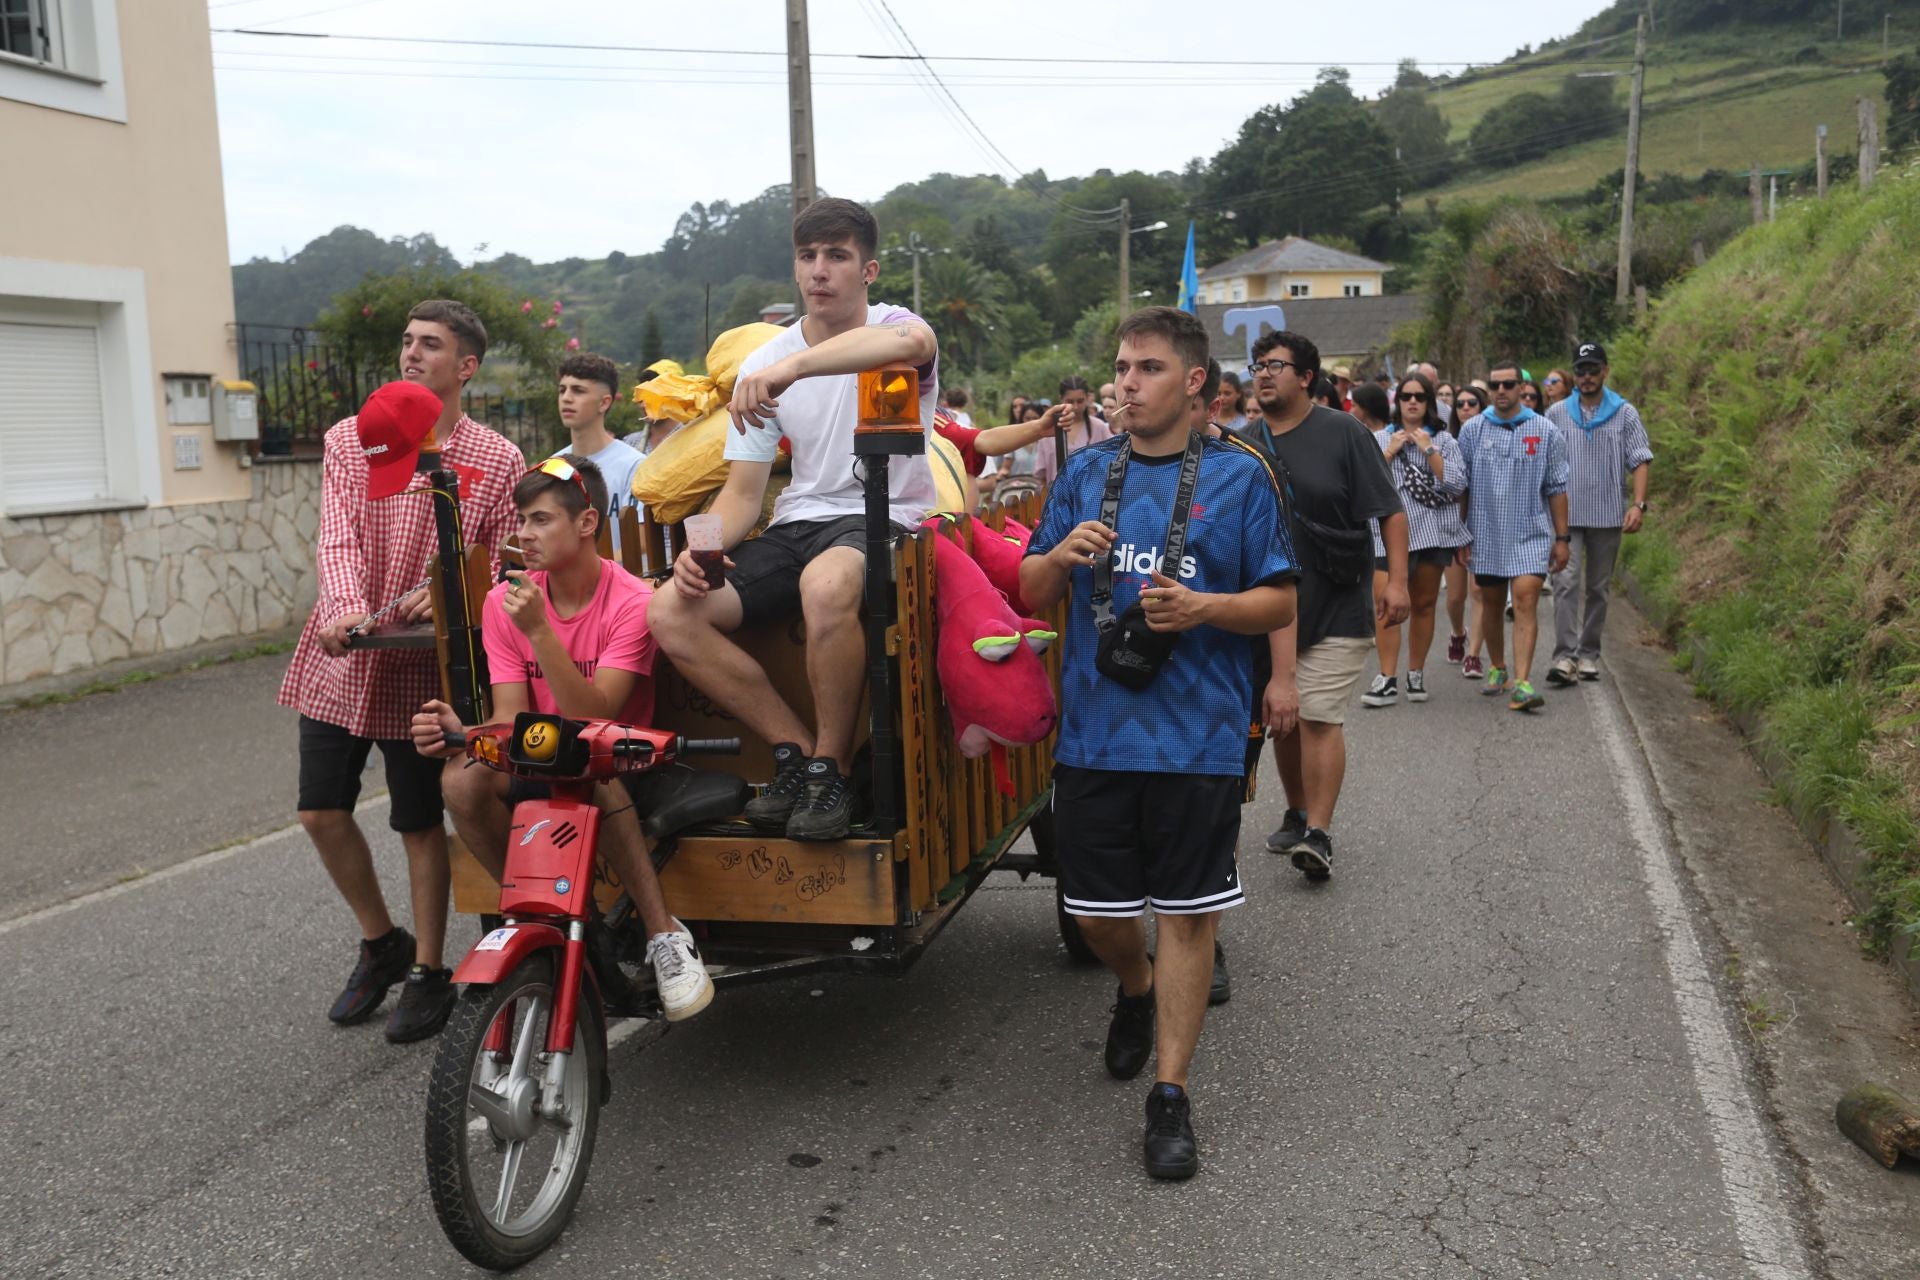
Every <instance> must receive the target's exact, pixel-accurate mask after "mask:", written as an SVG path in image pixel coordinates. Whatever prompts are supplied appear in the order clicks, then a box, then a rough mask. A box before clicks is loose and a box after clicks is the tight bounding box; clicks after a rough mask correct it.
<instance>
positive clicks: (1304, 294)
mask: <svg viewBox="0 0 1920 1280" xmlns="http://www.w3.org/2000/svg"><path fill="white" fill-rule="evenodd" d="M1287 296H1288V297H1289V298H1311V297H1312V296H1313V286H1312V285H1310V284H1290V285H1288V286H1287Z"/></svg>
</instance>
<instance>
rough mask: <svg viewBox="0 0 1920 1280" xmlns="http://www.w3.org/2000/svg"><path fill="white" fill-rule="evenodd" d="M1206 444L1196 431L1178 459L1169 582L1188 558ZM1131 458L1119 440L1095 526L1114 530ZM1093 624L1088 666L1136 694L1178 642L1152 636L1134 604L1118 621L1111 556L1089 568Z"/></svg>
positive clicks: (1164, 634) (1165, 563)
mask: <svg viewBox="0 0 1920 1280" xmlns="http://www.w3.org/2000/svg"><path fill="white" fill-rule="evenodd" d="M1205 448H1206V441H1205V440H1204V439H1203V438H1202V437H1201V436H1200V434H1199V433H1198V432H1195V433H1194V434H1193V435H1191V436H1190V437H1188V439H1187V451H1186V454H1185V455H1184V456H1182V458H1181V459H1180V480H1179V484H1178V485H1177V486H1176V487H1175V489H1174V494H1173V518H1172V519H1171V520H1170V521H1169V522H1168V523H1167V537H1166V541H1165V542H1164V543H1162V546H1164V547H1165V553H1164V555H1163V557H1162V559H1161V561H1160V564H1161V572H1162V573H1165V572H1166V571H1167V568H1168V567H1169V566H1171V567H1172V570H1173V572H1172V573H1171V574H1168V576H1169V577H1172V578H1175V579H1177V578H1179V576H1180V561H1181V560H1182V559H1183V558H1184V557H1185V556H1186V553H1187V521H1188V520H1189V519H1190V518H1191V517H1192V515H1193V493H1194V490H1195V489H1196V488H1197V487H1198V486H1199V483H1200V454H1201V452H1202V451H1203V450H1204V449H1205ZM1132 457H1133V443H1132V441H1131V440H1123V441H1122V442H1121V445H1120V449H1119V451H1118V452H1116V453H1115V454H1114V456H1113V462H1112V463H1111V464H1110V465H1109V466H1108V467H1107V487H1106V491H1105V492H1104V493H1103V494H1101V496H1100V523H1101V524H1104V525H1106V526H1107V528H1109V529H1113V530H1114V531H1115V532H1118V530H1119V520H1120V488H1121V486H1122V485H1123V484H1125V483H1126V479H1127V464H1128V463H1129V462H1130V461H1131V460H1132ZM1088 603H1089V604H1091V605H1092V606H1093V625H1094V627H1095V628H1096V629H1097V630H1098V631H1099V632H1100V643H1099V645H1098V647H1097V648H1096V650H1095V652H1094V659H1093V665H1094V668H1095V669H1096V670H1097V671H1099V672H1100V674H1101V675H1103V676H1106V677H1107V678H1108V679H1109V680H1115V681H1118V682H1119V683H1120V684H1122V685H1124V686H1126V687H1127V688H1129V689H1132V690H1134V691H1136V692H1138V691H1139V690H1141V689H1144V688H1146V687H1147V686H1148V685H1150V684H1152V683H1153V678H1154V677H1155V676H1157V675H1159V674H1160V668H1161V667H1162V666H1164V665H1165V664H1166V661H1167V659H1168V658H1169V657H1171V656H1172V654H1173V646H1174V644H1175V642H1176V641H1178V640H1179V639H1180V634H1179V633H1178V632H1176V631H1155V630H1153V628H1151V627H1149V626H1148V625H1147V611H1146V607H1145V606H1144V605H1142V604H1141V603H1140V602H1139V601H1138V600H1135V601H1134V602H1133V603H1132V604H1131V605H1129V606H1127V609H1126V611H1125V612H1123V613H1121V614H1120V615H1119V616H1118V617H1116V616H1114V612H1113V556H1112V555H1107V556H1104V557H1102V558H1101V559H1100V560H1099V561H1097V562H1096V563H1095V564H1094V566H1093V595H1092V597H1091V598H1090V599H1089V600H1088Z"/></svg>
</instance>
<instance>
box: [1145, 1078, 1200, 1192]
mask: <svg viewBox="0 0 1920 1280" xmlns="http://www.w3.org/2000/svg"><path fill="white" fill-rule="evenodd" d="M1142 1147H1143V1149H1144V1153H1145V1155H1146V1160H1147V1173H1148V1174H1149V1175H1150V1176H1152V1177H1155V1178H1164V1179H1167V1180H1168V1181H1174V1182H1177V1181H1180V1180H1181V1179H1184V1178H1191V1177H1192V1176H1193V1175H1194V1174H1196V1173H1198V1172H1200V1144H1199V1143H1198V1142H1197V1141H1196V1140H1195V1139H1194V1136H1193V1103H1192V1101H1191V1100H1190V1099H1188V1097H1187V1091H1186V1090H1185V1089H1182V1088H1181V1087H1180V1086H1179V1085H1177V1084H1165V1083H1161V1084H1156V1085H1154V1086H1153V1089H1152V1091H1151V1092H1149V1093H1148V1094H1147V1134H1146V1139H1145V1141H1144V1142H1143V1143H1142Z"/></svg>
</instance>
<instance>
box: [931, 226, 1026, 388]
mask: <svg viewBox="0 0 1920 1280" xmlns="http://www.w3.org/2000/svg"><path fill="white" fill-rule="evenodd" d="M922 277H923V278H922V281H921V291H920V292H921V305H920V314H921V317H922V318H923V319H925V320H926V322H927V323H928V324H930V325H932V326H933V331H934V332H935V333H936V334H938V335H939V337H940V348H941V354H942V355H943V356H947V357H950V358H951V359H952V360H953V362H954V365H955V366H956V368H958V369H961V370H972V369H978V368H980V367H981V366H982V364H983V363H984V359H985V356H986V353H987V350H988V348H990V347H992V346H993V345H995V343H996V340H997V338H999V337H1001V336H1004V335H1003V333H1002V329H1003V327H1004V325H1005V324H1006V313H1005V310H1004V303H1005V301H1006V290H1005V287H1004V286H1003V284H1002V283H1001V278H1000V277H999V276H997V275H995V274H994V273H993V272H991V271H988V270H987V269H986V268H984V267H982V266H981V265H980V264H979V263H977V262H975V261H973V260H972V259H971V258H966V257H962V256H961V255H959V254H940V255H937V256H935V257H933V258H930V259H928V261H927V264H926V266H925V267H924V268H923V269H922Z"/></svg>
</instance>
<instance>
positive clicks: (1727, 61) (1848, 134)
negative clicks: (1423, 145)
mask: <svg viewBox="0 0 1920 1280" xmlns="http://www.w3.org/2000/svg"><path fill="white" fill-rule="evenodd" d="M1907 25H1910V26H1911V25H1914V24H1913V23H1908V24H1907ZM1910 45H1911V40H1909V42H1908V45H1906V46H1902V45H1896V47H1895V49H1894V52H1896V53H1899V52H1901V51H1902V50H1903V49H1904V48H1905V47H1910ZM1632 57H1633V41H1632V38H1631V37H1630V36H1629V37H1627V38H1625V39H1621V40H1615V41H1613V42H1611V43H1609V44H1607V45H1604V46H1602V47H1600V48H1597V49H1591V50H1588V51H1586V52H1585V54H1584V55H1583V56H1582V57H1581V58H1580V59H1578V60H1573V61H1568V60H1567V59H1568V55H1567V54H1566V53H1564V52H1560V51H1552V50H1549V51H1546V52H1543V53H1541V54H1535V55H1532V56H1530V57H1525V58H1517V59H1513V60H1510V61H1509V62H1507V63H1503V64H1501V65H1500V66H1499V67H1496V68H1490V69H1488V70H1486V71H1482V72H1478V73H1474V74H1471V75H1469V76H1466V77H1463V78H1462V79H1460V80H1458V81H1452V82H1442V83H1441V84H1439V85H1437V86H1436V88H1435V90H1434V91H1433V93H1432V95H1431V96H1432V100H1433V102H1434V104H1435V105H1436V106H1437V107H1439V109H1440V110H1441V112H1442V113H1443V114H1445V115H1446V117H1447V124H1448V126H1449V131H1450V136H1451V138H1452V139H1453V140H1454V141H1455V142H1456V143H1464V142H1465V140H1466V138H1467V136H1468V135H1469V134H1470V133H1471V132H1472V130H1473V126H1474V125H1475V124H1477V123H1478V122H1479V120H1480V119H1481V117H1482V116H1484V115H1486V114H1487V112H1489V111H1491V110H1492V109H1493V108H1495V107H1496V106H1498V105H1500V104H1501V103H1503V102H1505V101H1507V100H1509V99H1511V98H1513V97H1515V96H1516V95H1518V94H1521V93H1526V92H1529V91H1532V92H1547V93H1550V92H1552V90H1553V89H1554V88H1555V87H1556V86H1557V85H1558V83H1559V81H1560V79H1561V78H1563V77H1564V76H1565V75H1566V74H1570V73H1572V72H1575V71H1581V70H1585V71H1590V72H1598V71H1621V72H1626V71H1629V70H1630V69H1631V64H1632ZM1628 83H1629V77H1628V76H1627V75H1625V74H1622V75H1620V76H1619V77H1617V79H1616V80H1615V84H1616V86H1617V87H1616V89H1615V97H1616V99H1617V100H1618V101H1620V102H1622V103H1624V102H1625V101H1626V96H1627V86H1628ZM1883 87H1884V86H1883V81H1882V79H1881V76H1880V41H1879V40H1878V38H1875V39H1872V40H1848V41H1844V42H1842V41H1836V40H1834V39H1832V38H1831V35H1830V34H1829V36H1828V37H1827V38H1825V39H1824V40H1818V41H1809V40H1808V39H1807V38H1806V37H1805V36H1804V34H1802V33H1796V32H1791V31H1782V30H1779V29H1775V28H1734V29H1731V30H1728V31H1724V32H1717V33H1712V34H1702V35H1689V36H1676V37H1671V38H1658V39H1655V40H1652V41H1650V42H1649V46H1648V54H1647V78H1646V93H1645V104H1644V114H1645V120H1644V126H1643V129H1642V133H1641V157H1640V171H1641V173H1643V174H1646V175H1648V176H1652V175H1654V174H1659V173H1677V174H1684V175H1688V176H1693V175H1697V174H1699V173H1702V172H1705V171H1706V170H1709V169H1720V170H1727V171H1738V172H1745V170H1746V169H1747V167H1748V166H1749V165H1751V164H1754V163H1755V162H1756V161H1757V162H1758V163H1759V165H1760V166H1761V168H1763V169H1769V168H1787V167H1793V168H1798V167H1800V166H1802V165H1805V164H1807V163H1808V162H1809V161H1811V160H1812V158H1813V149H1814V127H1815V126H1816V125H1820V124H1825V125H1827V126H1828V132H1829V147H1830V149H1831V150H1832V151H1833V152H1834V153H1835V154H1839V153H1843V152H1845V153H1850V152H1852V151H1853V150H1854V149H1855V147H1854V133H1855V123H1854V122H1855V109H1854V102H1855V100H1856V99H1857V98H1859V97H1860V96H1862V95H1865V96H1867V97H1869V98H1871V99H1873V100H1874V101H1875V102H1876V103H1877V104H1879V109H1880V114H1881V118H1882V121H1883V123H1884V120H1885V114H1886V109H1885V104H1884V102H1882V101H1881V98H1882V89H1883ZM1625 161H1626V134H1625V131H1624V129H1623V130H1622V131H1620V132H1619V133H1616V134H1615V135H1613V136H1610V137H1606V138H1598V139H1594V140H1592V141H1588V142H1583V143H1579V144H1577V145H1574V146H1569V147H1565V148H1562V149H1559V150H1557V151H1555V152H1554V153H1552V154H1550V155H1548V156H1546V157H1544V158H1543V159H1540V160H1537V161H1534V162H1533V163H1530V164H1526V165H1521V166H1517V167H1514V168H1511V169H1508V170H1505V171H1503V172H1497V173H1488V172H1484V171H1477V172H1471V173H1468V172H1463V173H1462V175H1461V176H1460V177H1459V178H1458V179H1457V180H1455V181H1454V182H1451V183H1448V184H1446V185H1444V186H1443V187H1442V188H1441V189H1440V191H1439V192H1438V193H1437V194H1438V195H1439V196H1440V198H1441V200H1442V201H1443V202H1450V201H1452V200H1456V199H1463V198H1469V199H1482V198H1486V197H1490V196H1498V195H1508V194H1524V195H1532V196H1538V197H1543V198H1551V197H1555V196H1564V195H1572V194H1574V193H1576V192H1580V191H1585V190H1587V189H1588V188H1590V187H1592V186H1593V184H1594V183H1595V182H1596V181H1598V180H1600V179H1601V178H1604V177H1605V176H1606V175H1608V174H1610V173H1614V172H1616V171H1617V170H1619V169H1620V168H1621V166H1622V165H1623V164H1624V163H1625Z"/></svg>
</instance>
